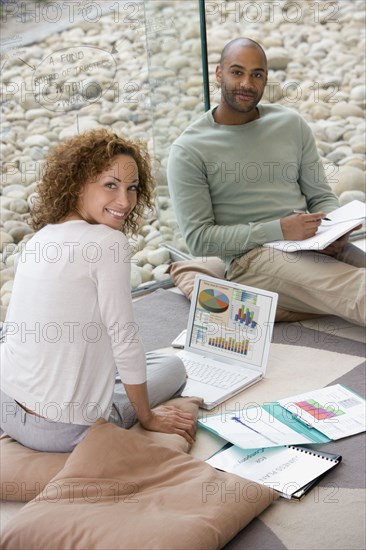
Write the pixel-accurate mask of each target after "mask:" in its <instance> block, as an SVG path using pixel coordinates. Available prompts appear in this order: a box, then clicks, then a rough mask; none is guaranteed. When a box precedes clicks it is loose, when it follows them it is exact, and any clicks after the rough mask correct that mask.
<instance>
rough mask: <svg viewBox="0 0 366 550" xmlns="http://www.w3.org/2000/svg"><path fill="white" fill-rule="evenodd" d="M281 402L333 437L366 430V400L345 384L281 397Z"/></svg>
mask: <svg viewBox="0 0 366 550" xmlns="http://www.w3.org/2000/svg"><path fill="white" fill-rule="evenodd" d="M279 404H280V405H281V406H282V407H284V408H285V409H287V410H288V411H290V412H291V413H292V414H294V415H295V416H296V417H297V418H298V419H299V420H300V421H302V422H304V423H305V424H306V425H309V426H311V427H313V428H316V429H317V430H319V431H320V432H322V433H323V434H325V435H326V436H327V437H329V438H330V439H341V438H342V437H347V436H349V435H354V434H358V433H361V432H364V431H365V430H366V407H365V404H366V402H365V400H364V399H363V398H362V397H360V396H359V395H357V394H355V393H354V392H352V391H350V390H349V389H347V388H346V387H344V386H342V385H341V384H335V385H334V386H328V387H326V388H322V389H319V390H314V391H310V392H306V393H301V394H299V395H295V396H292V397H288V398H286V399H281V400H280V401H279Z"/></svg>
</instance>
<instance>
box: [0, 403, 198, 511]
mask: <svg viewBox="0 0 366 550" xmlns="http://www.w3.org/2000/svg"><path fill="white" fill-rule="evenodd" d="M201 403H202V400H201V399H200V398H198V397H179V398H176V399H171V400H169V401H167V402H166V403H165V405H175V406H176V407H178V408H180V409H181V410H184V411H186V412H190V413H191V414H193V416H194V417H195V418H197V414H198V408H199V405H200V404H201ZM131 430H134V431H136V432H138V433H139V434H141V435H143V436H144V437H145V438H146V439H148V440H150V441H152V442H155V443H157V444H158V445H161V446H164V447H170V448H172V449H176V450H178V451H182V452H188V451H189V448H190V446H189V444H188V442H187V441H186V439H184V437H182V436H180V435H176V434H163V433H158V432H150V431H148V430H145V429H144V428H143V427H142V426H141V425H140V424H139V423H137V424H136V425H135V426H133V427H132V428H131ZM69 456H70V453H45V452H40V451H35V450H33V449H29V448H28V447H24V446H23V445H21V444H20V443H18V442H17V441H14V439H12V438H11V437H9V436H8V435H5V434H4V435H3V436H2V437H1V438H0V472H1V483H0V499H1V500H15V501H23V502H27V501H29V500H32V499H33V498H35V497H36V496H37V495H38V494H39V493H40V492H41V491H43V489H44V487H45V486H46V485H47V483H48V482H49V481H50V480H51V479H52V478H53V477H54V476H55V475H56V474H57V473H58V472H59V471H60V470H61V468H63V466H64V464H65V462H66V460H67V459H68V458H69Z"/></svg>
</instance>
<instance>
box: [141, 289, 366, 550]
mask: <svg viewBox="0 0 366 550" xmlns="http://www.w3.org/2000/svg"><path fill="white" fill-rule="evenodd" d="M189 305H190V304H189V301H188V300H187V299H186V298H185V297H184V296H182V295H180V294H176V293H172V292H170V291H166V290H158V291H156V292H154V293H153V294H151V295H148V296H146V297H144V298H142V299H141V300H139V301H137V302H136V303H135V304H134V307H135V316H136V322H137V324H138V328H139V336H140V337H141V339H142V341H143V343H144V345H145V347H146V350H147V351H150V350H153V349H159V348H166V347H169V346H170V343H171V341H172V340H173V339H174V338H175V337H176V336H177V335H178V334H179V332H180V331H181V330H183V329H184V328H186V324H187V320H188V313H189ZM315 326H316V327H317V328H316V329H314V328H308V327H305V326H303V325H302V324H301V323H276V324H275V326H274V331H273V338H272V345H271V350H270V355H269V361H268V368H267V372H266V376H265V378H264V380H262V381H261V382H259V383H258V384H255V385H254V386H251V387H250V388H248V389H247V390H245V391H243V392H242V393H240V394H238V395H237V396H235V397H233V398H232V399H231V400H228V401H227V402H225V403H224V404H222V405H220V406H219V407H216V409H214V410H213V411H210V414H211V413H212V414H213V413H218V412H220V409H221V410H232V409H233V408H234V410H236V409H237V407H244V406H248V405H253V404H256V403H258V404H261V403H266V402H271V401H276V400H277V399H280V398H282V397H288V396H291V395H295V394H297V393H300V392H304V391H307V390H312V389H316V388H321V387H324V386H327V385H331V384H334V383H341V384H344V385H345V386H347V387H348V388H350V389H351V390H353V391H355V392H357V393H358V394H359V395H362V396H363V397H365V394H366V391H365V379H366V378H365V361H364V357H365V343H364V342H362V341H355V340H352V339H351V338H344V337H342V336H340V333H342V334H344V333H345V331H344V330H343V329H344V322H343V321H342V320H340V319H339V320H338V319H337V318H330V319H329V322H328V323H327V326H328V328H329V326H331V328H332V330H326V331H323V330H321V326H324V325H321V324H319V325H318V324H315ZM338 327H339V329H340V330H339V331H338V330H337V329H338ZM341 329H342V330H341ZM346 333H347V331H346ZM201 414H207V413H206V412H205V411H202V413H201ZM224 443H225V441H224V440H223V439H221V438H220V437H217V436H215V435H214V434H212V433H211V432H209V431H208V430H205V429H204V428H198V431H197V440H196V443H195V445H194V446H193V449H192V451H191V454H192V455H193V456H195V457H197V458H200V459H202V460H205V459H206V458H208V457H209V456H211V455H212V454H213V453H214V452H216V451H217V450H218V449H219V448H221V447H222V446H223V445H224ZM314 448H316V449H319V450H325V451H329V452H334V453H338V454H341V455H342V457H343V460H342V462H341V464H340V465H339V466H338V467H337V468H335V469H334V470H332V471H331V472H329V473H328V474H327V475H326V476H325V477H324V478H323V479H322V480H321V481H320V483H319V484H318V485H317V486H316V487H314V488H313V489H312V491H311V492H310V493H309V494H308V495H307V496H306V497H305V498H304V499H303V500H302V501H301V502H292V501H287V500H285V499H279V500H278V501H277V502H275V503H274V504H272V505H271V506H270V507H269V508H267V510H265V511H264V512H263V513H262V514H261V515H260V516H258V517H257V518H256V519H254V520H253V521H252V522H251V523H250V524H249V525H248V526H247V527H246V528H245V529H243V530H242V531H241V532H240V533H238V535H237V536H236V537H235V538H234V539H232V540H231V541H230V542H229V543H228V544H227V545H226V546H225V550H242V549H243V548H245V549H246V550H258V549H260V550H281V549H286V550H295V549H296V550H313V549H318V548H322V549H323V550H330V549H332V550H336V549H339V550H341V549H344V548H347V550H361V549H362V550H364V548H366V522H365V518H366V505H365V479H366V474H365V465H366V451H365V434H360V435H357V436H353V437H348V438H344V439H341V440H339V441H337V442H331V443H328V444H327V445H322V446H320V445H318V446H317V445H314Z"/></svg>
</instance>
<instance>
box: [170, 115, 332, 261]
mask: <svg viewBox="0 0 366 550" xmlns="http://www.w3.org/2000/svg"><path fill="white" fill-rule="evenodd" d="M258 109H259V112H260V118H259V119H257V120H255V121H253V122H249V123H247V124H241V125H224V124H217V123H216V122H215V121H214V118H213V115H212V111H208V112H207V113H205V114H204V115H203V116H202V117H200V118H199V119H198V120H197V121H196V122H194V123H193V124H192V125H191V126H189V127H188V128H187V129H186V130H185V131H184V132H183V134H182V135H181V136H180V137H179V138H178V139H177V140H176V141H175V142H174V144H173V145H172V148H171V151H170V156H169V162H168V184H169V189H170V194H171V197H172V200H173V204H174V208H175V212H176V216H177V220H178V224H179V227H180V230H181V232H182V235H183V237H184V238H185V240H186V243H187V246H188V248H189V250H190V251H191V253H192V254H193V255H194V256H204V257H205V256H220V257H221V258H223V259H224V260H225V261H226V263H227V265H229V264H230V262H231V260H232V259H233V257H234V256H238V255H242V254H244V253H245V252H247V251H249V250H251V249H252V248H254V247H256V246H260V245H262V244H263V243H265V242H267V241H272V240H281V239H283V234H282V231H281V226H280V218H282V217H284V216H288V215H290V214H291V213H292V212H293V210H295V209H297V210H304V211H309V212H319V211H323V212H326V213H327V212H331V211H332V210H334V209H335V208H337V207H338V206H339V204H338V199H337V197H336V196H335V195H334V193H333V192H332V191H331V188H330V187H329V185H328V183H327V181H326V177H325V173H324V168H323V165H322V163H321V161H320V158H319V155H318V152H317V150H316V145H315V140H314V137H313V135H312V132H311V130H310V128H309V126H308V125H307V124H306V122H305V121H304V120H303V119H302V118H301V116H300V115H299V114H298V113H297V112H296V111H294V110H291V109H288V108H285V107H283V106H281V105H266V104H265V105H258Z"/></svg>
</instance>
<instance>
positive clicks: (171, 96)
mask: <svg viewBox="0 0 366 550" xmlns="http://www.w3.org/2000/svg"><path fill="white" fill-rule="evenodd" d="M144 5H145V26H146V40H147V54H148V67H149V84H150V105H151V112H152V117H153V143H154V156H155V159H156V163H155V175H156V179H157V182H158V211H159V221H160V232H161V234H162V237H163V239H164V242H165V244H167V245H168V246H169V245H170V246H172V247H173V248H175V249H178V250H180V251H182V252H188V250H187V248H186V246H185V244H184V242H183V240H182V237H181V234H180V232H179V230H178V228H177V223H176V220H175V214H174V212H173V208H172V204H171V200H170V198H169V191H168V187H167V180H166V166H167V160H168V155H169V150H170V146H171V144H172V143H173V141H174V140H175V139H176V138H177V137H178V136H179V135H180V134H181V133H182V132H183V130H184V129H185V128H186V127H187V126H188V125H189V124H190V123H191V122H193V121H194V120H195V119H196V118H197V117H198V116H199V115H201V114H202V113H203V112H204V101H203V84H202V82H203V79H202V60H201V40H200V18H199V4H198V1H197V0H194V1H184V2H176V1H174V0H162V1H156V0H151V1H149V0H147V1H146V2H145V3H144Z"/></svg>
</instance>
